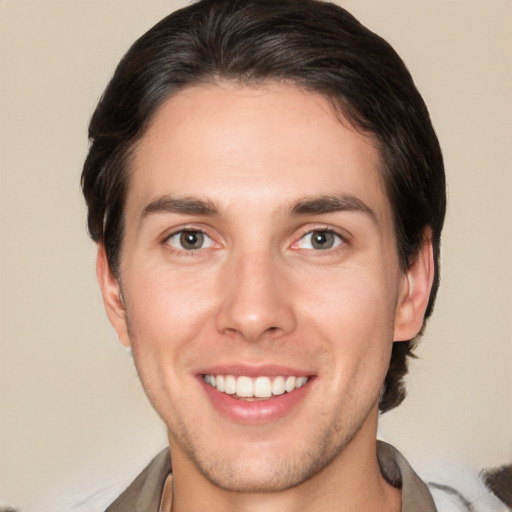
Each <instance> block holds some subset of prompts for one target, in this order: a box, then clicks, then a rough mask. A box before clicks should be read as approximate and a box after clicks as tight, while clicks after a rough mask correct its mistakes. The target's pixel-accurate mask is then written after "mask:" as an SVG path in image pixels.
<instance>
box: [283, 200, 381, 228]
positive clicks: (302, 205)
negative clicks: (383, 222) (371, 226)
mask: <svg viewBox="0 0 512 512" xmlns="http://www.w3.org/2000/svg"><path fill="white" fill-rule="evenodd" d="M290 210H291V213H292V214H293V215H322V214H326V213H335V212H361V213H364V214H365V215H368V216H369V217H370V218H371V220H372V221H373V222H375V223H376V224H378V221H377V215H376V214H375V212H374V211H373V210H372V209H371V208H370V207H369V206H368V205H367V204H366V203H365V202H363V201H362V200H361V199H359V198H358V197H356V196H352V195H345V194H344V195H340V196H338V195H332V196H331V195H328V196H319V197H311V198H306V199H302V200H300V201H298V202H296V203H294V204H293V205H292V207H291V209H290Z"/></svg>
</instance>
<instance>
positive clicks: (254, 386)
mask: <svg viewBox="0 0 512 512" xmlns="http://www.w3.org/2000/svg"><path fill="white" fill-rule="evenodd" d="M203 378H204V381H205V382H206V383H207V384H209V385H210V386H212V387H214V388H216V389H217V390H218V391H222V392H223V393H226V394H228V395H236V396H238V397H240V398H253V397H255V398H268V397H271V396H272V395H282V394H283V393H285V392H288V393H289V392H290V391H293V390H294V389H298V388H301V387H302V386H304V384H306V382H307V381H308V377H293V376H287V377H283V376H278V377H256V378H254V379H253V378H251V377H245V376H240V377H235V376H233V375H205V376H204V377H203Z"/></svg>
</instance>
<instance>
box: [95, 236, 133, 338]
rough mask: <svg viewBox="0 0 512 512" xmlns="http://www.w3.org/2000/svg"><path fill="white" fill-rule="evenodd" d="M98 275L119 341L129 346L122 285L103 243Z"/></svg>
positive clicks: (97, 264)
mask: <svg viewBox="0 0 512 512" xmlns="http://www.w3.org/2000/svg"><path fill="white" fill-rule="evenodd" d="M96 275H97V278H98V283H99V285H100V288H101V294H102V295H103V303H104V304H105V310H106V312H107V316H108V318H109V320H110V323H111V324H112V327H114V329H115V331H116V333H117V336H118V338H119V341H120V342H121V343H122V344H123V345H124V346H125V347H129V346H130V339H129V336H128V325H127V318H126V309H125V306H124V303H123V298H122V293H121V287H120V284H119V280H118V278H117V277H116V276H115V275H114V274H113V272H112V270H111V268H110V265H109V263H108V259H107V254H106V252H105V247H104V245H103V244H98V253H97V257H96Z"/></svg>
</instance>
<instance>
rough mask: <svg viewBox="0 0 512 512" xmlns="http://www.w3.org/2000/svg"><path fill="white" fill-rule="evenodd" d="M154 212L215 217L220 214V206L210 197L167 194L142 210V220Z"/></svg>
mask: <svg viewBox="0 0 512 512" xmlns="http://www.w3.org/2000/svg"><path fill="white" fill-rule="evenodd" d="M154 213H181V214H184V215H201V216H205V217H213V216H215V215H219V208H217V206H216V204H215V203H214V202H213V201H211V200H209V199H202V198H199V197H179V198H178V197H171V196H167V195H165V196H161V197H157V198H156V199H155V200H154V201H151V203H149V204H148V205H147V206H146V207H145V208H144V210H142V215H141V220H144V219H145V218H146V217H148V216H149V215H151V214H154Z"/></svg>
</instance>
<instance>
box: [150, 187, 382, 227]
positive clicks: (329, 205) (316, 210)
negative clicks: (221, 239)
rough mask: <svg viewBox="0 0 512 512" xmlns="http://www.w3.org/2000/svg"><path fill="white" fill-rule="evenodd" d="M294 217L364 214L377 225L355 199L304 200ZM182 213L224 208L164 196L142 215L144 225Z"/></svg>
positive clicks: (207, 214) (203, 213)
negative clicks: (151, 219)
mask: <svg viewBox="0 0 512 512" xmlns="http://www.w3.org/2000/svg"><path fill="white" fill-rule="evenodd" d="M289 212H290V213H291V215H294V216H303V215H322V214H328V213H335V212H361V213H364V214H365V215H368V216H369V217H370V218H371V220H372V221H373V222H375V223H376V224H377V223H378V221H377V216H376V215H375V212H374V211H373V210H372V209H371V208H370V207H369V206H368V205H367V204H366V203H364V202H363V201H362V200H361V199H359V198H358V197H356V196H352V195H346V194H344V195H325V196H314V197H308V198H305V199H301V200H299V201H297V202H295V203H293V204H292V205H291V206H290V207H289ZM158 213H178V214H183V215H200V216H203V217H214V216H219V215H220V208H218V207H217V205H216V203H215V202H214V201H212V200H210V199H203V198H200V197H179V198H178V197H172V196H168V195H164V196H161V197H157V198H156V199H155V200H153V201H151V202H150V203H149V204H148V205H147V206H146V207H145V208H144V210H143V211H142V215H141V221H143V220H144V219H145V218H147V217H148V216H150V215H151V214H158Z"/></svg>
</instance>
